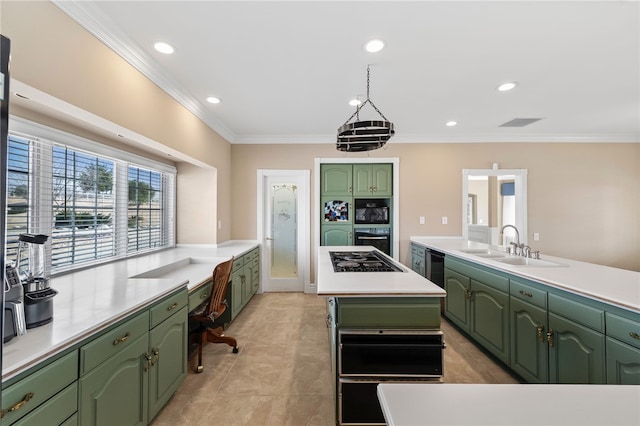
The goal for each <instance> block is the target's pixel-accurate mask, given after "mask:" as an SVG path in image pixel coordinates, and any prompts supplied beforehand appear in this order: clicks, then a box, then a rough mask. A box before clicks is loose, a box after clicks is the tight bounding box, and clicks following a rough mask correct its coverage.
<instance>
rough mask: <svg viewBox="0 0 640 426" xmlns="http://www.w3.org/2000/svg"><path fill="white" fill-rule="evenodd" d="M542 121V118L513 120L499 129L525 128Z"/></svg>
mask: <svg viewBox="0 0 640 426" xmlns="http://www.w3.org/2000/svg"><path fill="white" fill-rule="evenodd" d="M540 120H542V118H514V119H513V120H511V121H507V122H506V123H503V124H501V125H500V126H498V127H524V126H528V125H529V124H531V123H535V122H536V121H540Z"/></svg>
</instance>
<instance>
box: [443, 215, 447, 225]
mask: <svg viewBox="0 0 640 426" xmlns="http://www.w3.org/2000/svg"><path fill="white" fill-rule="evenodd" d="M447 222H448V220H447V217H446V216H442V224H443V225H446V224H447Z"/></svg>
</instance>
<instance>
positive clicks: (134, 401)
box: [78, 334, 149, 426]
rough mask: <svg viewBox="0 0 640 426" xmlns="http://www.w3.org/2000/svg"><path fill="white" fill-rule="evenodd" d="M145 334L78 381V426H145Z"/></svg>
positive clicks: (146, 379) (147, 344) (147, 345)
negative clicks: (79, 425)
mask: <svg viewBox="0 0 640 426" xmlns="http://www.w3.org/2000/svg"><path fill="white" fill-rule="evenodd" d="M148 347H149V336H148V334H145V335H143V336H141V337H140V338H138V339H137V340H136V341H135V342H132V343H131V344H129V345H128V346H126V347H125V348H124V349H123V350H122V351H121V352H120V353H118V354H117V355H114V356H113V357H111V358H109V359H108V360H107V361H105V362H104V363H102V364H101V365H100V366H98V367H96V368H95V369H94V370H92V371H91V372H89V373H88V374H86V375H85V376H83V377H81V378H80V380H79V407H78V408H79V410H78V414H79V417H78V422H79V424H81V425H95V426H102V425H103V426H112V425H146V424H147V423H148V417H147V415H148V412H147V404H148V394H149V380H148V371H147V364H146V363H145V362H143V361H144V357H143V354H145V353H147V349H148Z"/></svg>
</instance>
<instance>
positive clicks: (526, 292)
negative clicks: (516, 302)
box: [509, 280, 547, 308]
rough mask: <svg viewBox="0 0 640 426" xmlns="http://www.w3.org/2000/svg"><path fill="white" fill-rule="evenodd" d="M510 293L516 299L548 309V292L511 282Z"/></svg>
mask: <svg viewBox="0 0 640 426" xmlns="http://www.w3.org/2000/svg"><path fill="white" fill-rule="evenodd" d="M509 291H510V292H511V296H513V297H515V298H516V299H520V300H524V301H525V302H527V303H531V304H532V305H534V306H537V307H539V308H546V307H547V292H546V291H543V290H539V289H537V288H534V287H531V286H528V285H526V284H524V283H521V282H519V281H516V280H511V283H510V287H509Z"/></svg>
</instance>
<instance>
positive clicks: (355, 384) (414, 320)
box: [317, 246, 446, 425]
mask: <svg viewBox="0 0 640 426" xmlns="http://www.w3.org/2000/svg"><path fill="white" fill-rule="evenodd" d="M372 251H374V253H372V254H373V255H376V256H382V257H381V258H379V259H380V260H381V261H382V262H378V261H371V260H369V259H368V257H369V253H370V252H372ZM332 252H334V254H335V253H336V252H339V253H342V254H346V255H351V256H352V258H351V259H345V258H344V257H343V259H342V261H338V262H336V265H337V263H342V262H344V263H345V264H351V263H353V264H358V263H360V264H361V265H365V267H366V264H367V263H368V262H370V264H371V265H377V264H378V263H388V264H390V266H391V267H393V269H395V270H393V271H389V272H380V271H371V272H368V271H366V269H365V270H364V271H363V270H362V269H360V270H353V271H342V270H341V268H339V267H337V266H336V267H335V268H334V263H332V260H331V253H332ZM334 257H335V256H334ZM364 259H366V260H364ZM345 260H346V261H345ZM356 269H358V268H356ZM317 289H318V290H317V291H318V295H319V296H321V297H326V298H327V311H328V315H327V327H328V332H329V342H330V351H331V370H332V377H333V378H334V380H333V385H334V394H335V402H336V423H337V424H341V425H343V424H345V425H346V424H384V417H383V414H382V411H381V409H380V404H379V402H378V398H377V395H376V386H377V384H378V383H380V382H383V381H394V382H402V381H406V380H411V381H423V382H440V381H441V380H442V375H443V350H444V339H443V336H442V331H441V330H440V300H441V299H442V298H443V297H445V295H446V292H445V291H444V289H442V288H441V287H438V286H436V285H435V284H433V283H432V282H430V281H429V280H427V279H425V278H424V277H421V276H420V275H418V274H416V273H415V272H413V271H411V270H410V269H408V268H407V267H406V266H404V265H401V264H398V263H396V262H395V261H394V260H393V259H391V258H390V257H388V256H386V255H384V254H382V253H381V252H379V251H377V250H374V248H373V247H368V246H322V247H319V250H318V278H317Z"/></svg>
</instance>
